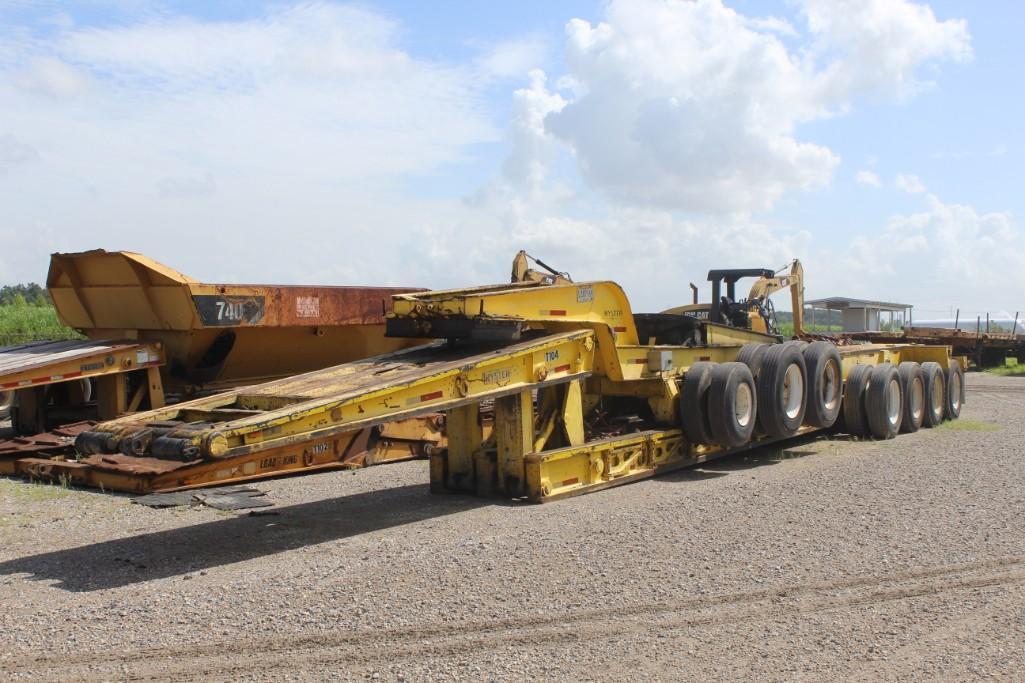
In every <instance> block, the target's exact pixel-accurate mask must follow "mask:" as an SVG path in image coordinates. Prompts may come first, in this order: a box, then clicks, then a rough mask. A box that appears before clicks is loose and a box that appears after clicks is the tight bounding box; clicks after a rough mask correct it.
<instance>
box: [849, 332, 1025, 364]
mask: <svg viewBox="0 0 1025 683" xmlns="http://www.w3.org/2000/svg"><path fill="white" fill-rule="evenodd" d="M840 336H841V337H843V338H845V339H852V340H857V341H867V342H874V343H881V344H901V343H903V344H928V345H936V346H949V347H950V348H951V349H952V350H953V352H954V353H955V354H957V355H963V356H966V357H968V358H970V359H971V361H972V362H973V363H974V364H975V366H976V367H978V368H987V367H996V366H1002V365H1004V364H1005V361H1006V359H1007V357H1008V356H1014V357H1015V358H1016V359H1017V361H1018V362H1019V363H1025V335H1020V334H1009V333H1006V332H986V331H984V330H982V329H981V328H980V329H979V330H976V331H972V330H960V329H950V328H943V327H910V326H909V327H905V328H903V329H902V330H899V331H896V332H848V333H844V334H842V335H840Z"/></svg>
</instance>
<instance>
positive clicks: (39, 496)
mask: <svg viewBox="0 0 1025 683" xmlns="http://www.w3.org/2000/svg"><path fill="white" fill-rule="evenodd" d="M70 494H71V491H70V490H69V489H66V488H62V487H60V486H53V485H51V484H43V483H40V482H35V481H17V480H14V479H0V501H10V502H13V503H35V502H41V501H47V500H57V499H58V498H64V497H65V496H68V495H70Z"/></svg>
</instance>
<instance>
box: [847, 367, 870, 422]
mask: <svg viewBox="0 0 1025 683" xmlns="http://www.w3.org/2000/svg"><path fill="white" fill-rule="evenodd" d="M871 372H872V366H871V365H855V366H854V367H853V368H851V369H850V372H848V373H847V381H846V382H844V392H843V421H844V429H846V431H847V433H848V434H850V435H851V436H857V437H866V436H868V435H869V430H868V416H867V415H866V414H865V392H866V390H867V389H868V379H869V375H870V374H871Z"/></svg>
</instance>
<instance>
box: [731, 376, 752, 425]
mask: <svg viewBox="0 0 1025 683" xmlns="http://www.w3.org/2000/svg"><path fill="white" fill-rule="evenodd" d="M753 407H754V396H753V394H752V393H751V387H749V386H748V384H747V382H744V383H743V384H741V385H740V386H738V387H737V396H736V398H735V399H734V400H733V418H734V419H735V420H736V421H737V424H738V425H740V426H741V427H744V428H746V427H747V426H748V425H749V424H751V418H752V417H753V414H754V410H753Z"/></svg>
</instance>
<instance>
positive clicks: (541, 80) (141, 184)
mask: <svg viewBox="0 0 1025 683" xmlns="http://www.w3.org/2000/svg"><path fill="white" fill-rule="evenodd" d="M1023 19H1025V9H1023V7H1022V6H1021V5H1020V4H1018V3H999V2H989V3H954V2H938V1H935V2H928V3H925V2H910V1H909V0H873V1H872V2H848V1H846V0H795V1H793V2H753V1H751V0H735V1H733V2H725V3H720V2H718V1H717V0H699V1H698V2H689V1H688V0H614V1H612V2H573V1H570V2H559V3H550V2H517V3H479V2H437V3H420V2H386V1H379V2H361V3H358V4H350V3H328V2H312V3H289V2H273V3H266V4H261V3H254V2H219V3H205V2H191V3H173V2H148V1H146V0H137V1H136V2H104V1H102V0H96V1H92V2H82V3H58V2H18V1H15V2H2V1H0V282H4V283H7V282H18V281H26V280H41V279H42V278H43V277H44V275H45V270H46V262H47V258H48V254H49V253H50V252H52V251H56V250H61V251H67V250H80V249H88V248H95V247H103V248H108V249H130V250H136V251H142V252H144V253H146V254H148V255H151V256H153V257H154V258H157V259H158V260H161V261H164V262H165V263H167V264H168V265H171V266H172V267H174V268H177V269H179V270H181V271H183V272H185V273H188V274H190V275H193V276H195V277H199V278H202V279H205V280H208V281H257V280H259V281H279V282H309V283H324V284H328V283H331V284H413V285H420V286H428V287H448V286H459V285H471V284H480V283H482V282H485V281H494V280H500V279H503V278H504V277H505V276H506V272H507V270H508V261H509V260H510V258H511V257H512V255H513V253H514V252H515V250H516V249H519V248H526V249H527V250H528V251H530V252H532V253H536V254H537V255H538V256H541V257H542V258H544V259H545V260H547V261H549V262H554V263H557V264H558V265H559V267H561V268H564V269H566V270H569V271H570V272H571V273H573V274H574V276H576V277H578V278H587V279H617V280H619V281H621V282H622V284H624V286H625V287H626V288H627V291H628V293H629V294H630V295H631V298H632V300H633V301H634V303H635V306H636V307H638V308H645V309H657V308H661V307H668V306H670V305H673V304H675V303H677V302H678V301H679V300H681V299H683V298H687V286H686V283H687V282H688V281H695V282H700V281H702V280H703V275H704V272H705V271H706V270H707V269H709V268H712V267H724V266H731V265H736V266H760V267H764V266H769V267H779V266H781V265H783V264H784V263H785V262H786V261H788V260H789V259H791V258H795V257H799V258H801V259H802V260H803V261H804V263H805V266H806V270H807V272H808V277H809V283H808V296H809V297H818V296H829V295H847V296H865V297H874V298H883V299H891V300H892V299H897V300H906V301H908V302H909V303H914V304H915V305H916V306H918V307H919V310H920V311H922V313H921V314H920V315H921V316H922V317H931V316H938V315H939V314H940V312H942V311H946V310H949V309H950V308H953V307H960V308H961V309H962V310H963V311H965V312H969V314H971V313H970V312H972V311H986V310H989V311H992V312H993V313H999V312H1001V311H1003V312H1007V313H1010V314H1013V312H1014V311H1015V310H1016V309H1018V308H1021V309H1023V311H1025V295H1023V294H1022V292H1025V248H1023V245H1022V241H1021V240H1022V231H1021V228H1022V226H1021V216H1022V215H1023V213H1025V207H1023V206H1022V201H1023V200H1022V195H1021V193H1020V191H1018V188H1019V186H1020V184H1021V173H1020V172H1019V171H1018V160H1019V158H1020V155H1021V153H1022V149H1023V143H1025V140H1023V133H1022V131H1021V126H1020V121H1022V120H1025V105H1023V97H1022V95H1021V93H1020V89H1019V88H1016V87H1015V85H1014V84H1016V83H1017V82H1018V81H1019V80H1020V77H1019V74H1018V71H1019V70H1020V65H1021V64H1025V55H1023V48H1022V47H1021V42H1022V41H1021V40H1020V36H1019V35H1017V34H1016V33H1017V31H1016V29H1017V28H1018V27H1020V26H1021V25H1022V24H1023V23H1025V22H1023ZM930 312H932V313H930Z"/></svg>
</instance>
